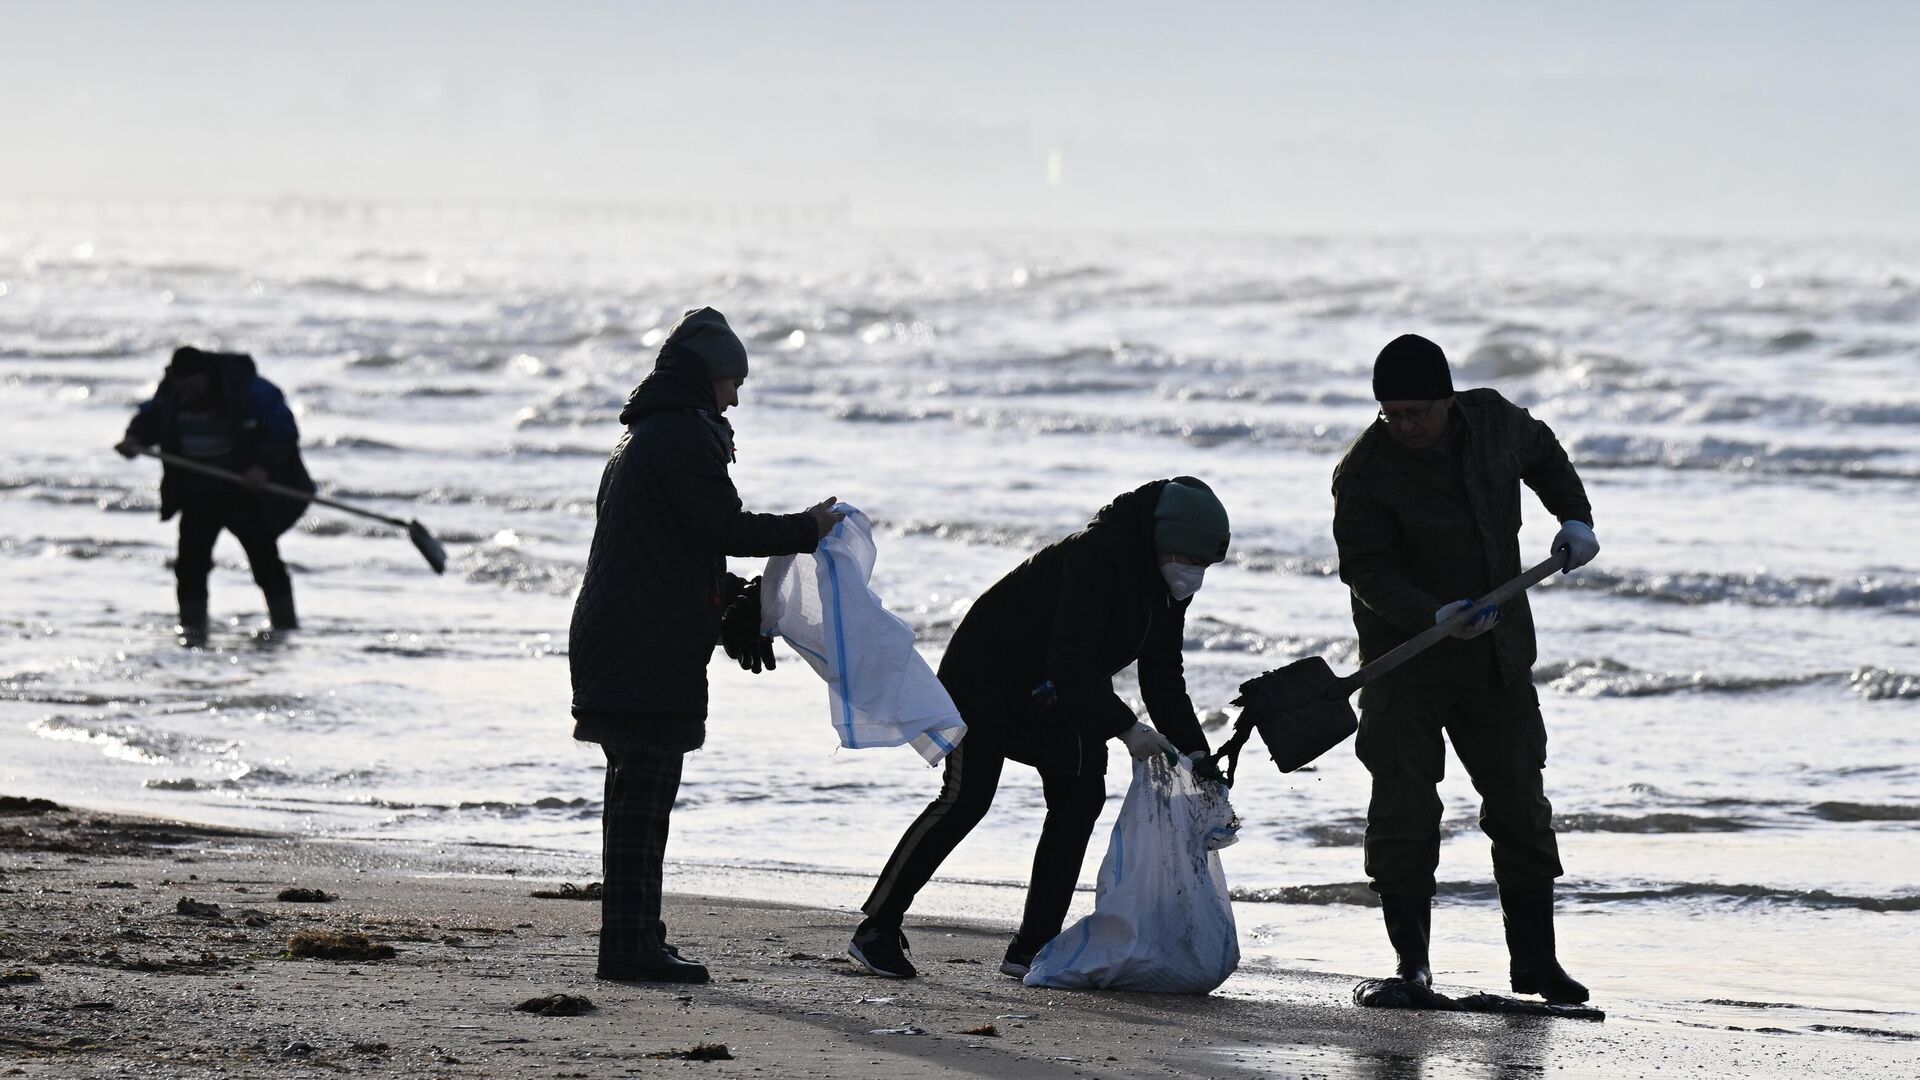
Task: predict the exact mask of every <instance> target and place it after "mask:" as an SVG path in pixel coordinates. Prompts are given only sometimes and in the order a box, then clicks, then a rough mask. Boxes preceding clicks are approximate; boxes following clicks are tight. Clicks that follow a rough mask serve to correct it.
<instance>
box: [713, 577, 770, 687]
mask: <svg viewBox="0 0 1920 1080" xmlns="http://www.w3.org/2000/svg"><path fill="white" fill-rule="evenodd" d="M720 647H721V648H723V649H725V650H726V651H727V655H728V656H730V657H732V658H733V659H735V660H738V661H740V669H741V670H742V671H751V672H753V673H754V674H755V675H758V674H760V672H761V671H762V670H763V669H764V670H766V671H772V670H773V639H772V638H770V637H765V636H763V635H762V634H761V633H760V579H759V578H754V579H753V580H752V581H749V582H747V585H746V587H745V588H743V589H741V590H740V595H738V596H736V597H734V598H733V603H731V604H728V605H727V610H726V611H725V612H723V613H722V614H721V616H720Z"/></svg>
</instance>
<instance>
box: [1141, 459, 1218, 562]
mask: <svg viewBox="0 0 1920 1080" xmlns="http://www.w3.org/2000/svg"><path fill="white" fill-rule="evenodd" d="M1230 536H1231V533H1230V532H1229V531H1228V529H1227V508H1226V507H1224V506H1222V505H1220V500H1219V499H1218V498H1216V497H1215V496H1214V494H1213V491H1212V489H1210V488H1208V487H1207V486H1206V485H1205V484H1203V483H1201V482H1200V481H1198V480H1192V479H1190V478H1188V477H1182V478H1181V480H1180V481H1178V482H1170V483H1168V484H1167V486H1165V487H1163V488H1161V489H1160V501H1159V502H1158V503H1155V504H1154V507H1153V549H1154V550H1155V551H1157V552H1160V553H1161V554H1163V555H1185V556H1187V557H1188V558H1193V559H1205V560H1206V561H1207V562H1210V563H1217V562H1219V561H1220V560H1222V559H1224V558H1226V557H1227V540H1228V539H1229V538H1230Z"/></svg>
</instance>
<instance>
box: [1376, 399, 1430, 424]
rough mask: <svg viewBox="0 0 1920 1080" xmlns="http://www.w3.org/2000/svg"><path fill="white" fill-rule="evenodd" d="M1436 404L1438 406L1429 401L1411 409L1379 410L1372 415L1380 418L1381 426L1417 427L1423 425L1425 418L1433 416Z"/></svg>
mask: <svg viewBox="0 0 1920 1080" xmlns="http://www.w3.org/2000/svg"><path fill="white" fill-rule="evenodd" d="M1438 404H1440V403H1439V402H1438V401H1429V402H1427V403H1426V404H1425V405H1420V406H1416V407H1414V408H1411V409H1394V410H1391V411H1389V410H1386V409H1381V410H1380V411H1379V412H1378V413H1375V414H1374V415H1376V416H1378V417H1379V418H1380V422H1381V423H1383V424H1388V425H1392V424H1416V425H1417V424H1421V423H1424V422H1425V421H1426V419H1427V417H1429V416H1431V415H1433V407H1434V406H1435V405H1438Z"/></svg>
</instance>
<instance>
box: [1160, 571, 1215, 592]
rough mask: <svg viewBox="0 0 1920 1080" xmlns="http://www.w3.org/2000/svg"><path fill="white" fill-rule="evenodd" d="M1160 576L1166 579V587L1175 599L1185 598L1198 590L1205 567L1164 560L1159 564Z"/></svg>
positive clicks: (1205, 572) (1205, 574)
mask: <svg viewBox="0 0 1920 1080" xmlns="http://www.w3.org/2000/svg"><path fill="white" fill-rule="evenodd" d="M1160 576H1161V577H1163V578H1166V579H1167V589H1168V591H1170V592H1172V593H1173V598H1174V599H1175V600H1185V599H1186V598H1187V597H1189V596H1192V595H1193V594H1194V593H1197V592H1199V591H1200V586H1201V584H1202V579H1204V578H1205V577H1206V576H1207V568H1206V567H1204V566H1193V565H1190V564H1188V563H1182V562H1164V563H1161V564H1160Z"/></svg>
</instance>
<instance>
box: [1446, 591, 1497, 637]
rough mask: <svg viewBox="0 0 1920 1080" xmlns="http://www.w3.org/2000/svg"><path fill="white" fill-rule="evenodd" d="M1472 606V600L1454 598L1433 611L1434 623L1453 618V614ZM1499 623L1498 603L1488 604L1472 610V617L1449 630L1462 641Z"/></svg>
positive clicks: (1476, 635)
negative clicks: (1451, 601)
mask: <svg viewBox="0 0 1920 1080" xmlns="http://www.w3.org/2000/svg"><path fill="white" fill-rule="evenodd" d="M1472 606H1473V601H1471V600H1455V601H1454V602H1453V603H1451V604H1448V605H1447V606H1446V607H1443V608H1441V609H1440V610H1439V611H1436V612H1434V613H1433V621H1434V624H1435V625H1439V624H1440V623H1443V622H1446V621H1447V620H1448V619H1451V618H1453V617H1454V616H1455V615H1458V614H1459V613H1461V612H1462V611H1465V610H1467V609H1468V608H1470V607H1472ZM1499 625H1500V605H1499V604H1488V605H1487V606H1486V607H1483V608H1481V609H1480V610H1479V611H1477V612H1474V615H1473V618H1471V619H1468V620H1467V621H1466V622H1464V623H1461V624H1460V625H1459V626H1456V627H1454V628H1453V630H1452V631H1450V634H1451V636H1453V637H1457V638H1460V639H1461V640H1463V641H1464V640H1466V639H1467V638H1477V637H1479V636H1480V635H1481V634H1484V633H1486V632H1487V631H1489V630H1491V629H1493V628H1494V627H1496V626H1499Z"/></svg>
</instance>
